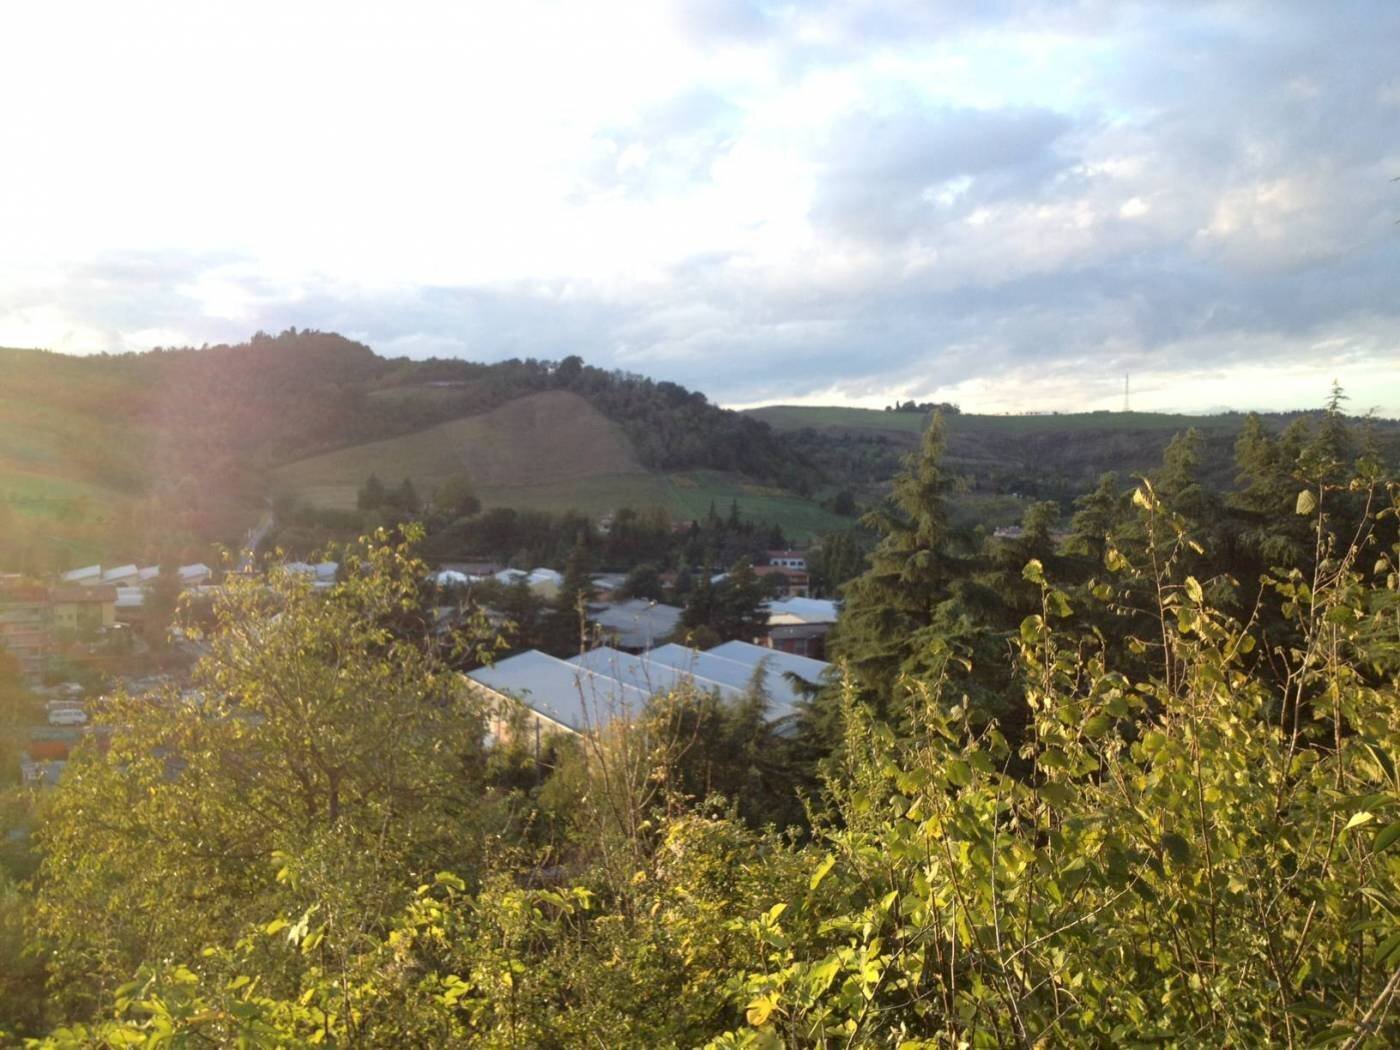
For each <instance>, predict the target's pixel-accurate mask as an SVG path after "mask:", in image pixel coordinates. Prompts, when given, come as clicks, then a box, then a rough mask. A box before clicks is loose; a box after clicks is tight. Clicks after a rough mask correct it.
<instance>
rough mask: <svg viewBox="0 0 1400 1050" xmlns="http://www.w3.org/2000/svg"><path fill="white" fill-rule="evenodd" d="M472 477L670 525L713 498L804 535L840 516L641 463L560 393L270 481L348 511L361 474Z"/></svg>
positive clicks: (788, 496)
mask: <svg viewBox="0 0 1400 1050" xmlns="http://www.w3.org/2000/svg"><path fill="white" fill-rule="evenodd" d="M459 473H465V474H467V476H468V477H470V478H471V479H472V480H473V482H474V483H475V484H476V488H477V492H478V494H479V495H480V497H481V501H482V503H483V504H484V505H485V506H487V507H515V508H517V509H520V510H547V511H555V512H558V511H565V510H578V511H582V512H583V513H585V514H589V515H591V516H595V517H598V516H601V515H603V514H607V513H610V512H612V511H615V510H617V509H618V508H619V507H636V508H639V509H640V508H644V507H656V506H659V507H664V508H665V509H666V510H667V512H668V513H670V515H671V517H672V518H673V519H675V520H677V521H686V520H691V519H701V518H704V517H705V515H706V514H708V513H709V510H710V505H711V503H713V504H714V506H715V508H716V510H717V511H718V512H719V513H720V514H728V513H729V506H730V504H731V503H733V502H737V503H738V505H739V512H740V514H742V515H743V516H744V517H745V518H749V519H753V520H756V521H761V522H763V523H765V524H769V525H780V526H782V528H783V531H784V532H785V533H787V534H788V535H790V536H793V537H797V538H800V537H810V536H812V535H814V534H816V533H819V532H824V531H827V530H830V529H836V528H843V527H845V526H847V525H849V524H850V521H849V520H848V519H846V518H841V517H838V516H837V515H835V514H832V513H830V512H829V511H827V510H825V509H823V508H822V507H821V506H819V505H817V504H816V503H813V502H812V501H811V500H807V499H803V498H802V497H800V496H797V495H794V494H793V493H790V492H787V491H786V490H784V489H780V488H774V487H771V486H764V485H756V484H754V483H752V482H750V481H749V480H748V479H746V478H744V477H742V476H741V475H738V474H727V473H724V472H721V471H708V470H698V471H689V472H682V473H675V474H660V473H654V472H650V471H647V470H645V469H644V468H643V467H642V466H641V465H640V464H639V463H638V462H637V460H636V458H635V456H633V454H632V451H631V447H630V446H629V444H628V443H627V439H626V438H625V436H624V435H623V434H622V432H621V430H620V429H619V428H618V427H617V426H615V425H614V424H613V423H611V422H609V421H608V420H607V419H605V418H604V417H603V416H602V415H601V414H599V413H598V412H597V411H596V410H595V409H593V408H592V407H591V406H590V405H588V404H587V402H585V401H584V400H583V399H582V398H579V397H577V396H576V395H574V394H569V393H565V392H563V391H551V392H548V393H543V394H532V395H530V396H529V397H524V398H519V399H517V400H515V401H512V402H510V403H509V404H506V405H502V406H501V407H500V408H497V409H494V410H492V411H491V412H487V413H484V414H482V415H478V416H468V417H466V418H463V419H454V420H450V421H449V422H446V423H440V424H438V425H436V426H433V427H429V428H427V429H425V430H421V431H416V432H415V433H412V434H406V435H403V436H402V437H397V438H392V439H390V440H387V441H374V442H369V443H366V444H363V445H355V446H352V447H350V448H344V449H339V450H337V451H335V452H328V453H325V454H323V455H319V456H313V457H310V458H308V459H303V460H298V461H296V462H293V463H288V464H286V465H284V466H282V467H279V468H278V469H277V470H275V471H273V475H272V477H273V487H274V489H275V490H276V491H278V492H283V493H288V494H291V495H294V496H296V497H297V498H299V499H301V500H304V501H305V502H308V503H311V504H313V505H316V506H322V507H333V508H339V509H349V508H352V507H354V506H355V500H356V496H357V494H358V492H359V489H360V486H362V485H363V484H364V483H365V479H367V478H368V477H369V476H370V474H375V475H377V476H378V477H379V479H380V480H381V481H383V482H384V484H385V485H388V486H391V487H392V486H394V485H397V484H398V483H399V481H400V480H402V479H403V478H411V479H412V480H413V484H414V486H415V487H416V488H417V489H418V491H419V492H420V494H427V493H428V492H429V491H431V489H432V488H433V487H435V486H436V485H439V484H441V483H442V482H443V481H445V480H446V479H447V478H449V477H451V476H452V475H454V474H459Z"/></svg>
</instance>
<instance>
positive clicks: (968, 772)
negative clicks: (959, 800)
mask: <svg viewBox="0 0 1400 1050" xmlns="http://www.w3.org/2000/svg"><path fill="white" fill-rule="evenodd" d="M944 774H945V775H946V776H947V778H948V783H950V784H952V785H953V786H954V787H966V786H967V785H968V784H970V783H972V767H971V766H969V765H968V764H967V763H966V762H964V761H963V760H962V759H961V758H955V759H953V760H952V761H951V762H949V763H948V768H947V769H946V770H944Z"/></svg>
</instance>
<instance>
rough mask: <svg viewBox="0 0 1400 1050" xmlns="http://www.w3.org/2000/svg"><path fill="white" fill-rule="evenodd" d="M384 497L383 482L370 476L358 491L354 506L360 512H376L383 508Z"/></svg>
mask: <svg viewBox="0 0 1400 1050" xmlns="http://www.w3.org/2000/svg"><path fill="white" fill-rule="evenodd" d="M384 496H385V492H384V482H382V481H380V480H379V477H378V475H376V474H371V475H370V476H369V478H368V479H367V480H366V481H365V484H364V487H363V488H361V489H360V491H359V494H358V496H357V497H356V500H355V505H356V506H358V507H359V508H360V510H378V509H379V508H380V507H382V506H384Z"/></svg>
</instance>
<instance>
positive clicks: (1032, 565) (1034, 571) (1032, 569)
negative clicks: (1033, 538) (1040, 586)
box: [1021, 558, 1045, 583]
mask: <svg viewBox="0 0 1400 1050" xmlns="http://www.w3.org/2000/svg"><path fill="white" fill-rule="evenodd" d="M1021 578H1022V579H1023V580H1026V581H1027V582H1029V583H1044V582H1045V567H1044V566H1043V565H1041V564H1040V559H1039V558H1032V559H1031V560H1030V561H1028V562H1026V567H1025V568H1024V569H1022V570H1021Z"/></svg>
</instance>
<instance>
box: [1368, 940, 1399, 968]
mask: <svg viewBox="0 0 1400 1050" xmlns="http://www.w3.org/2000/svg"><path fill="white" fill-rule="evenodd" d="M1397 953H1400V933H1392V934H1391V935H1390V936H1389V937H1387V938H1386V939H1385V940H1383V941H1381V943H1380V944H1379V945H1378V946H1377V947H1376V954H1375V955H1374V956H1373V959H1374V960H1375V962H1376V963H1377V965H1380V966H1384V965H1386V964H1387V963H1388V962H1389V961H1390V958H1391V956H1393V955H1395V954H1397Z"/></svg>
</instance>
